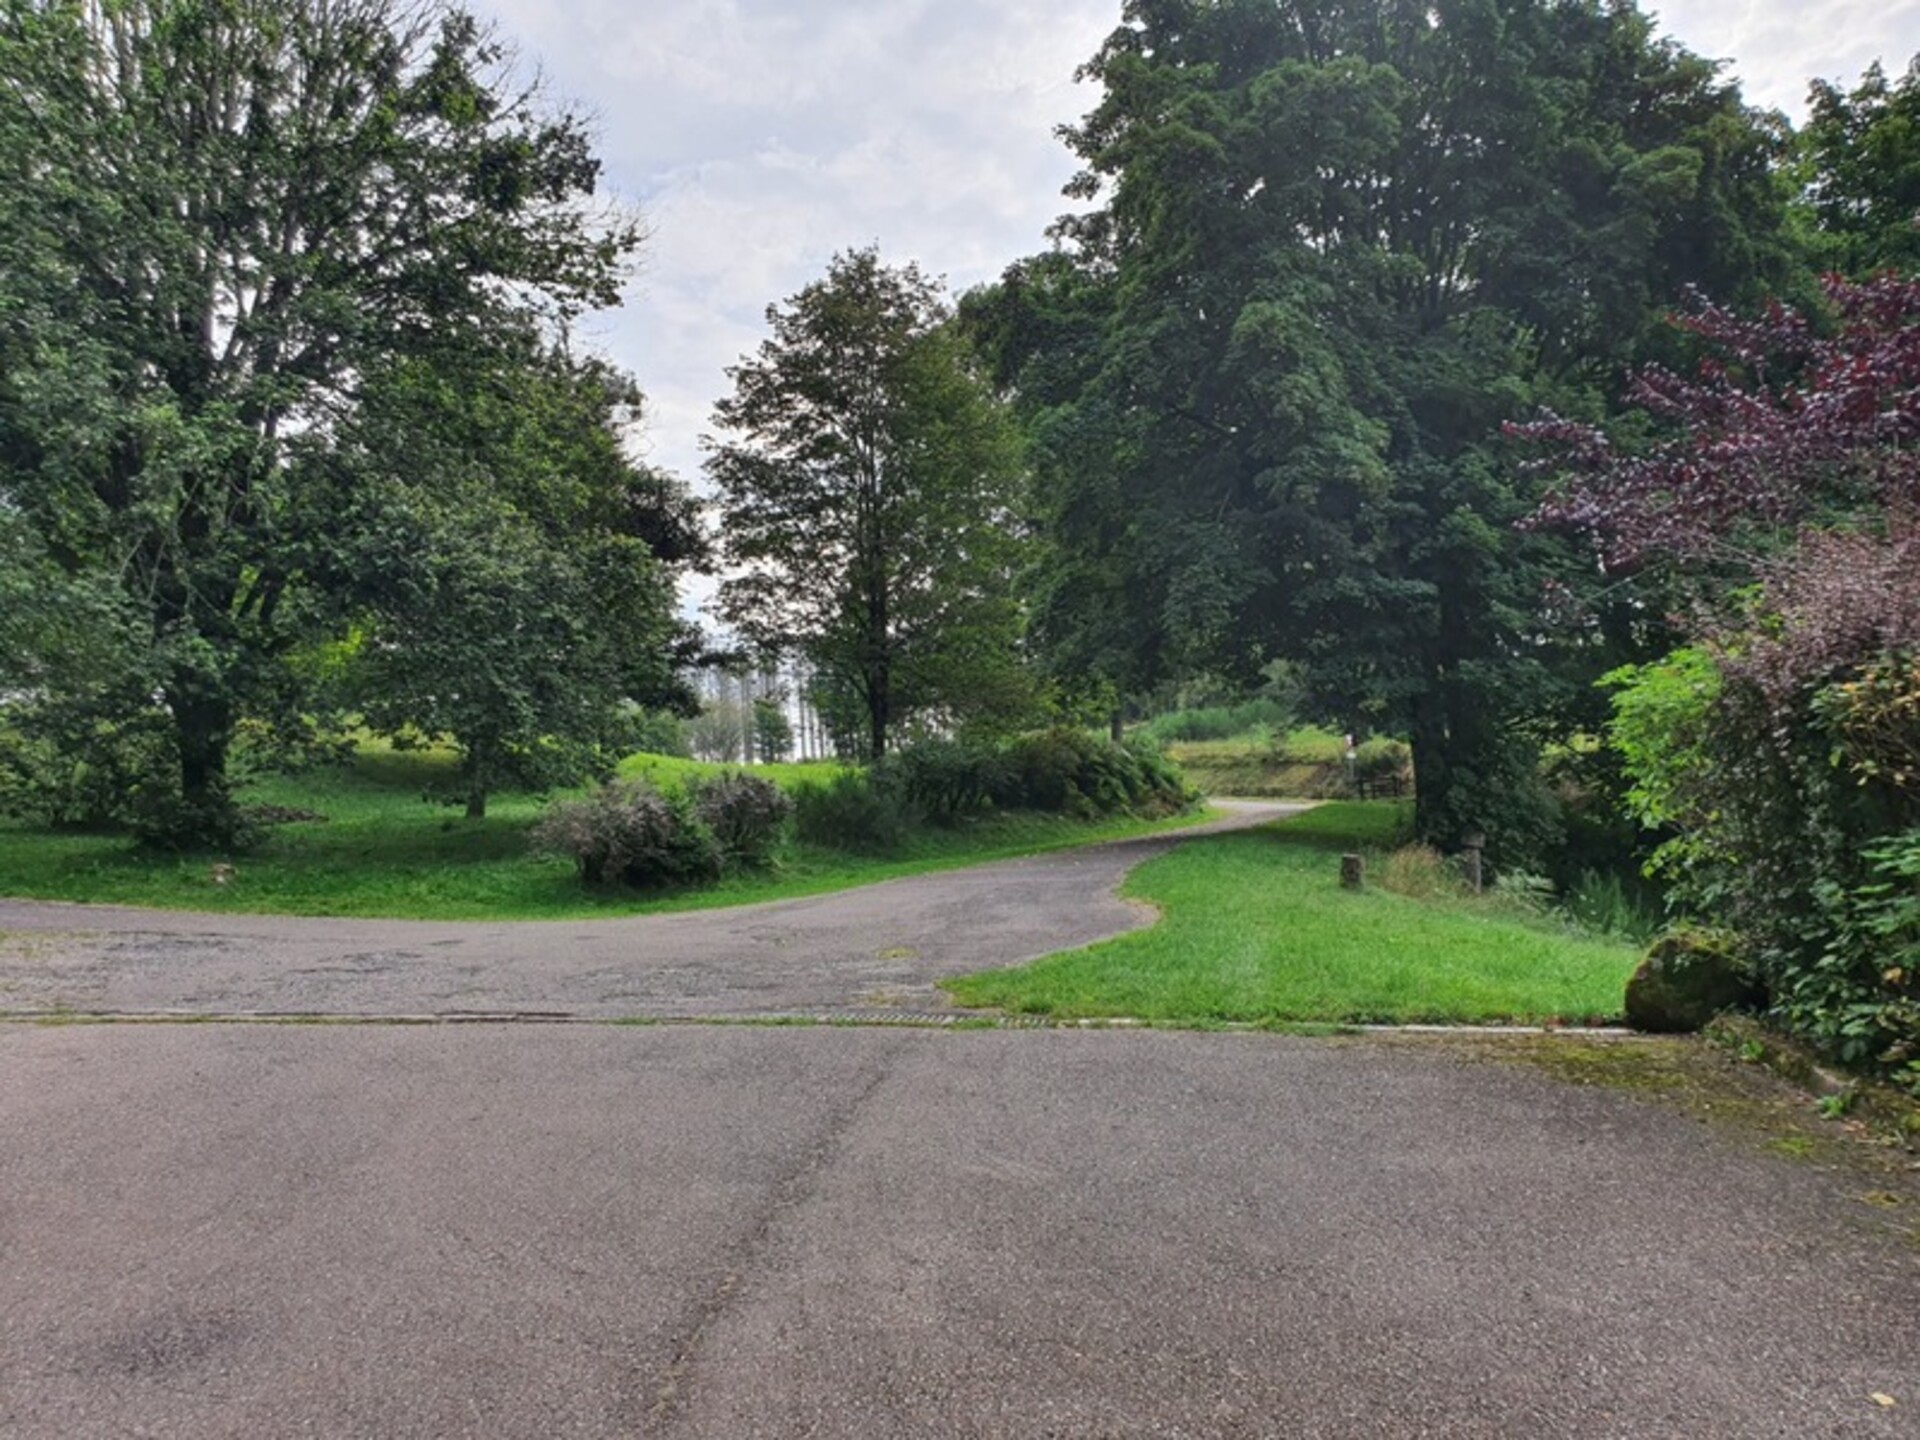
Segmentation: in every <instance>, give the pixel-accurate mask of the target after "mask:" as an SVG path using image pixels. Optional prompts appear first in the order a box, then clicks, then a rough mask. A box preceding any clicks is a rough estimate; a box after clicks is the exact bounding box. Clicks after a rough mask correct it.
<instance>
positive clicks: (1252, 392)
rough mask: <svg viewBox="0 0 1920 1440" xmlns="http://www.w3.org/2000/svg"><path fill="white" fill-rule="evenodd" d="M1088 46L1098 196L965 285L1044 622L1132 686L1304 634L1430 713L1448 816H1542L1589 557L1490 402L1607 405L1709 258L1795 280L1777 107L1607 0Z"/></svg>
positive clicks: (1259, 659)
mask: <svg viewBox="0 0 1920 1440" xmlns="http://www.w3.org/2000/svg"><path fill="white" fill-rule="evenodd" d="M1083 74H1084V75H1085V76H1086V77H1087V78H1090V79H1092V80H1094V81H1096V82H1098V83H1099V85H1100V86H1101V88H1102V91H1103V94H1102V98H1101V101H1100V103H1099V104H1098V105H1097V106H1096V108H1095V109H1094V110H1093V111H1092V112H1091V113H1090V114H1089V115H1088V116H1087V117H1086V119H1085V120H1084V121H1083V122H1082V123H1081V124H1079V125H1078V126H1075V127H1073V128H1071V129H1070V130H1069V131H1068V132H1067V141H1068V144H1069V145H1070V147H1071V148H1072V149H1073V151H1074V152H1075V154H1076V155H1077V156H1078V157H1079V158H1080V159H1081V160H1082V162H1083V164H1084V166H1085V169H1084V170H1083V172H1082V174H1081V175H1080V177H1079V178H1078V179H1077V180H1076V181H1075V182H1074V185H1073V186H1072V187H1071V193H1073V194H1075V195H1077V196H1079V197H1081V198H1083V199H1085V200H1088V201H1092V202H1094V203H1093V205H1092V208H1090V209H1088V210H1086V211H1083V212H1079V213H1075V214H1072V215H1069V216H1067V217H1066V218H1064V219H1063V220H1061V221H1060V222H1059V225H1058V227H1057V229H1058V234H1059V237H1060V239H1061V241H1062V242H1063V249H1062V251H1061V252H1060V253H1059V254H1058V255H1056V256H1054V257H1048V258H1044V259H1041V260H1037V261H1031V262H1025V263H1024V264H1023V265H1021V266H1018V267H1015V269H1014V270H1012V271H1010V272H1009V273H1008V275H1007V277H1006V278H1005V279H1004V280H1003V282H1002V284H1001V286H1000V287H999V288H998V290H997V291H996V292H994V293H992V294H990V295H987V296H983V297H980V298H979V299H978V300H977V301H976V302H975V304H974V306H973V313H974V314H976V315H978V316H979V317H981V324H982V327H983V330H984V333H985V335H986V337H987V341H986V343H987V346H988V350H989V353H990V354H992V355H993V356H994V357H995V358H996V363H997V367H998V375H999V378H1000V380H1001V381H1002V383H1004V384H1005V385H1007V386H1008V387H1009V388H1010V389H1011V390H1012V391H1013V392H1014V393H1015V394H1016V395H1018V396H1019V397H1020V399H1021V402H1022V405H1023V409H1024V412H1025V414H1026V415H1027V417H1028V420H1029V424H1030V426H1031V429H1032V431H1033V434H1034V440H1035V463H1036V468H1037V471H1038V473H1039V475H1040V477H1041V481H1042V500H1041V505H1042V511H1043V514H1044V515H1045V516H1046V520H1047V526H1046V528H1047V532H1048V538H1049V540H1050V542H1051V551H1052V556H1053V563H1054V565H1055V566H1056V571H1055V579H1054V581H1053V583H1051V584H1049V585H1046V586H1043V588H1042V591H1041V595H1042V599H1043V603H1045V604H1047V605H1048V606H1049V607H1050V611H1051V613H1049V614H1048V615H1047V616H1046V617H1045V618H1044V620H1043V623H1042V627H1041V629H1042V633H1048V632H1051V633H1054V634H1057V635H1064V636H1067V637H1069V638H1070V643H1071V644H1072V645H1074V646H1075V647H1076V648H1077V650H1078V651H1079V653H1081V654H1084V655H1085V656H1086V657H1087V658H1088V659H1089V660H1092V661H1094V662H1095V663H1099V664H1102V665H1103V666H1106V667H1107V668H1108V671H1109V674H1110V675H1111V678H1112V679H1113V681H1114V682H1115V683H1116V684H1118V685H1124V686H1137V685H1140V684H1142V683H1150V682H1151V681H1153V680H1155V679H1159V678H1164V677H1166V676H1168V675H1170V674H1177V673H1178V672H1179V670H1180V669H1181V668H1182V667H1193V666H1202V665H1209V666H1215V667H1226V668H1230V669H1238V670H1243V671H1246V672H1249V673H1251V671H1252V670H1253V669H1254V668H1255V667H1257V666H1258V665H1259V664H1261V663H1264V662H1266V661H1269V660H1272V659H1274V658H1282V657H1285V658H1293V659H1297V660H1299V661H1302V662H1304V663H1305V665H1306V667H1307V669H1306V674H1307V677H1308V679H1309V680H1310V682H1311V683H1312V685H1313V687H1314V689H1315V691H1316V693H1317V697H1318V701H1319V704H1320V705H1321V706H1322V707H1323V708H1325V709H1326V710H1327V711H1328V712H1329V713H1330V714H1332V715H1334V716H1335V717H1337V718H1340V719H1343V720H1346V721H1347V722H1348V726H1347V728H1356V727H1358V728H1366V727H1368V726H1374V725H1378V726H1383V727H1389V728H1395V729H1400V728H1404V729H1405V730H1407V731H1408V732H1410V733H1411V735H1412V737H1413V741H1414V746H1415V750H1416V755H1417V763H1418V765H1419V769H1420V776H1421V784H1420V798H1419V810H1420V816H1419V823H1420V827H1421V829H1422V832H1423V833H1424V834H1425V835H1426V836H1427V837H1429V838H1431V839H1433V840H1435V841H1436V842H1440V843H1445V844H1456V843H1458V841H1459V839H1460V837H1461V835H1462V834H1464V833H1467V832H1469V831H1484V832H1488V833H1489V834H1491V835H1493V836H1494V843H1495V848H1496V850H1497V851H1498V850H1505V851H1506V852H1507V853H1508V854H1520V853H1525V852H1526V851H1527V850H1528V849H1529V848H1534V849H1537V847H1538V846H1539V844H1540V843H1541V842H1542V841H1543V839H1544V838H1545V827H1544V820H1543V815H1544V801H1543V799H1542V797H1541V796H1540V795H1539V791H1538V786H1537V783H1536V781H1535V779H1534V774H1535V766H1534V747H1533V745H1532V744H1531V743H1530V741H1529V739H1528V737H1529V734H1530V733H1537V724H1538V717H1540V716H1541V715H1542V714H1543V713H1544V712H1545V711H1546V710H1547V709H1548V708H1549V707H1550V706H1551V705H1552V704H1553V703H1554V702H1555V692H1556V689H1557V685H1556V681H1555V677H1554V675H1553V673H1552V671H1551V670H1550V669H1549V667H1547V666H1546V665H1545V664H1544V663H1543V662H1544V661H1545V660H1546V659H1547V658H1548V657H1547V655H1546V653H1545V652H1544V651H1543V650H1542V649H1541V647H1540V646H1539V645H1538V644H1537V643H1535V640H1534V639H1533V636H1534V635H1536V634H1537V632H1538V626H1537V623H1536V620H1535V612H1536V610H1537V605H1538V599H1539V595H1540V591H1541V586H1542V583H1543V581H1544V580H1545V579H1546V578H1547V577H1548V575H1549V574H1550V573H1553V571H1554V570H1556V569H1558V568H1560V566H1561V562H1560V561H1559V560H1557V559H1556V558H1555V557H1554V555H1553V554H1552V548H1551V545H1550V544H1549V543H1548V542H1546V541H1543V540H1542V539H1541V538H1540V537H1530V536H1526V535H1522V534H1519V533H1517V532H1516V531H1515V530H1514V528H1513V522H1514V521H1516V520H1517V519H1519V518H1520V517H1521V516H1523V515H1524V514H1525V513H1527V511H1528V509H1529V508H1530V500H1531V497H1530V495H1529V494H1528V493H1527V492H1526V490H1525V489H1524V486H1523V485H1522V482H1521V481H1520V480H1519V479H1517V477H1516V475H1515V473H1514V470H1513V467H1512V465H1511V464H1510V463H1509V461H1508V460H1507V459H1506V457H1505V456H1503V454H1502V453H1501V452H1500V450H1499V448H1498V445H1497V442H1496V441H1494V439H1493V438H1492V437H1494V436H1495V435H1496V434H1497V431H1498V428H1499V425H1500V423H1501V422H1502V421H1503V420H1505V419H1508V418H1511V417H1515V416H1521V415H1525V414H1527V413H1529V412H1530V411H1531V410H1532V409H1533V408H1534V407H1535V406H1536V405H1538V404H1540V403H1543V402H1561V403H1565V404H1567V405H1569V406H1572V407H1583V408H1585V409H1588V410H1592V409H1595V408H1603V407H1604V406H1605V405H1606V404H1607V403H1608V402H1607V392H1608V388H1609V385H1610V379H1611V376H1612V374H1613V373H1614V371H1615V370H1616V368H1617V366H1618V365H1619V364H1620V362H1621V361H1623V360H1624V359H1626V358H1627V357H1629V356H1631V355H1632V354H1634V353H1635V351H1636V348H1638V347H1641V346H1657V345H1660V344H1664V343H1667V342H1666V339H1665V336H1664V335H1663V334H1662V333H1661V331H1660V327H1658V326H1657V324H1656V323H1655V322H1656V321H1657V319H1658V316H1659V313H1660V310H1661V308H1662V307H1663V306H1665V305H1666V304H1668V303H1670V302H1671V301H1672V300H1673V299H1674V298H1676V297H1677V296H1678V295H1679V293H1680V292H1681V290H1682V287H1684V286H1685V285H1688V284H1698V285H1703V286H1706V287H1709V288H1710V289H1712V290H1713V291H1714V292H1716V293H1719V294H1723V295H1728V296H1738V297H1745V296H1749V295H1752V294H1754V293H1756V291H1757V288H1758V287H1760V286H1761V285H1763V284H1766V283H1775V284H1783V283H1790V282H1791V280H1792V275H1793V271H1792V254H1791V250H1790V244H1789V240H1788V237H1787V234H1786V230H1785V223H1784V222H1785V210H1786V186H1785V183H1784V181H1783V179H1782V178H1781V176H1780V175H1779V174H1778V171H1777V162H1778V161H1779V159H1780V157H1781V155H1782V151H1783V146H1784V143H1785V139H1786V136H1785V133H1784V130H1783V128H1782V127H1781V126H1780V125H1779V124H1778V122H1777V121H1776V120H1775V119H1774V118H1773V117H1770V116H1766V115H1761V114H1757V113H1755V112H1753V111H1750V110H1748V109H1746V108H1745V107H1744V106H1743V105H1742V104H1741V102H1740V99H1739V95H1738V93H1737V91H1736V90H1735V89H1734V88H1733V87H1732V86H1730V85H1728V84H1725V83H1723V82H1722V81H1720V80H1719V79H1718V78H1717V76H1716V73H1715V67H1714V66H1713V65H1712V64H1711V63H1709V62H1707V61H1703V60H1700V59H1698V58H1697V57H1695V56H1693V55H1691V54H1689V53H1687V52H1686V51H1684V50H1682V49H1680V48H1679V47H1678V46H1676V45H1674V44H1672V43H1671V42H1668V41H1665V40H1662V39H1660V38H1659V37H1657V36H1656V34H1655V33H1654V31H1653V30H1652V27H1651V24H1650V22H1649V21H1648V20H1647V19H1646V18H1645V17H1643V16H1641V15H1640V14H1639V13H1638V12H1637V11H1635V10H1633V9H1631V8H1628V7H1623V6H1612V5H1603V4H1600V3H1597V0H1443V3H1440V4H1438V5H1428V4H1419V5H1414V4H1402V3H1381V0H1368V3H1355V4H1335V5H1327V4H1319V3H1313V4H1309V3H1304V0H1300V3H1294V0H1280V3H1273V0H1257V3H1256V0H1208V3H1200V0H1151V3H1147V0H1141V3H1134V4H1131V5H1129V6H1128V7H1127V10H1126V15H1125V23H1124V24H1123V25H1122V26H1121V28H1120V29H1118V30H1116V31H1115V32H1114V33H1113V35H1112V36H1110V37H1109V39H1108V40H1107V42H1106V43H1105V45H1103V46H1102V48H1101V49H1100V51H1099V52H1098V53H1097V54H1096V55H1095V56H1094V57H1093V59H1092V60H1091V61H1089V62H1088V64H1087V65H1086V66H1085V67H1083ZM1122 617H1124V619H1123V618H1122Z"/></svg>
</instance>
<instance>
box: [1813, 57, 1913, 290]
mask: <svg viewBox="0 0 1920 1440" xmlns="http://www.w3.org/2000/svg"><path fill="white" fill-rule="evenodd" d="M1808 100H1809V111H1810V113H1809V115H1808V117H1807V124H1806V128H1805V129H1804V130H1802V131H1801V133H1800V146H1801V151H1802V154H1803V155H1804V157H1805V163H1806V168H1807V177H1806V178H1807V193H1806V199H1807V202H1808V204H1809V206H1810V207H1811V210H1812V215H1813V223H1814V227H1815V232H1816V244H1817V246H1818V248H1819V249H1820V251H1821V252H1822V254H1821V258H1822V259H1824V260H1825V261H1826V262H1827V263H1828V264H1829V265H1830V266H1831V267H1832V268H1833V269H1835V270H1840V271H1843V272H1845V273H1846V274H1848V275H1853V276H1857V277H1865V276H1868V275H1871V274H1872V273H1874V272H1875V271H1877V270H1882V269H1889V268H1891V269H1896V270H1901V271H1904V272H1907V273H1912V271H1913V270H1914V269H1915V267H1916V266H1917V265H1920V57H1917V58H1916V59H1915V61H1914V62H1913V63H1912V64H1910V65H1908V67H1907V69H1906V71H1905V73H1904V74H1902V75H1901V76H1900V77H1899V78H1898V79H1897V80H1888V79H1887V75H1886V72H1885V71H1884V70H1882V69H1881V68H1880V66H1879V65H1878V64H1877V63H1876V64H1874V65H1870V66H1868V67H1867V72H1866V74H1864V75H1862V76H1861V77H1860V83H1859V84H1857V85H1855V86H1854V87H1853V89H1851V90H1842V89H1840V87H1839V86H1837V85H1835V84H1833V83H1832V82H1830V81H1827V80H1816V81H1814V82H1813V86H1812V90H1811V93H1810V94H1809V96H1808Z"/></svg>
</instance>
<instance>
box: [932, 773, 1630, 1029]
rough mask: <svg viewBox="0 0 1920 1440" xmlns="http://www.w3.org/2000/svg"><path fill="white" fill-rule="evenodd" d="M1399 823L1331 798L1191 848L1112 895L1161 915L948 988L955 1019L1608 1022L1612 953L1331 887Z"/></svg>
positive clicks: (1543, 927)
mask: <svg viewBox="0 0 1920 1440" xmlns="http://www.w3.org/2000/svg"><path fill="white" fill-rule="evenodd" d="M1404 823H1405V809H1404V807H1403V806H1401V805H1397V804H1394V803H1391V802H1386V803H1380V802H1370V803H1365V804H1361V803H1355V802H1341V803H1336V804H1331V805H1325V806H1322V807H1320V808H1319V809H1316V810H1312V811H1309V812H1308V813H1306V814H1304V815H1301V816H1299V817H1297V818H1296V819H1293V820H1288V821H1283V822H1281V823H1279V824H1276V825H1272V826H1267V827H1264V828H1263V829H1260V830H1255V831H1247V832H1241V833H1237V834H1230V835H1221V836H1214V837H1209V838H1205V839H1200V840H1195V841H1192V842H1191V843H1189V844H1186V845H1182V846H1180V847H1179V848H1178V849H1177V850H1175V851H1173V852H1171V853H1169V854H1168V855H1165V856H1163V857H1161V858H1160V859H1157V860H1154V861H1152V862H1150V863H1149V864H1147V865H1144V866H1142V867H1141V868H1140V869H1139V870H1137V871H1135V872H1134V874H1133V876H1132V878H1131V879H1130V880H1129V881H1128V882H1127V885H1126V887H1125V889H1124V891H1123V893H1124V894H1126V895H1128V896H1131V897H1133V898H1136V899H1141V900H1148V901H1151V902H1153V903H1154V904H1156V905H1157V906H1159V907H1160V909H1161V911H1162V919H1161V921H1160V923H1159V924H1158V925H1155V926H1153V927H1152V928H1151V929H1147V930H1143V931H1137V932H1135V933H1133V934H1131V935H1125V936H1122V937H1120V938H1119V939H1116V940H1110V941H1107V942H1105V943H1103V944H1100V945H1095V946H1092V947H1090V948H1088V949H1085V950H1077V951H1073V952H1070V953H1067V954H1063V955H1055V956H1051V957H1049V958H1047V959H1045V960H1041V961H1038V962H1036V963H1035V964H1032V965H1027V966H1022V967H1020V968H1018V969H1014V970H1001V971H991V972H988V973H985V974H980V975H970V976H966V977H964V978H962V979H959V980H955V981H952V982H950V983H949V984H948V986H947V988H948V989H949V990H950V991H951V993H952V994H953V996H954V998H955V999H956V1000H958V1001H959V1002H960V1003H961V1004H964V1005H974V1006H983V1007H994V1008H997V1009H1001V1010H1006V1011H1010V1012H1015V1013H1020V1014H1032V1015H1047V1016H1052V1017H1055V1018H1059V1019H1085V1018H1094V1017H1100V1016H1119V1015H1126V1016H1133V1017H1136V1018H1139V1019H1142V1020H1148V1021H1154V1022H1160V1023H1166V1024H1218V1023H1222V1022H1245V1023H1252V1024H1281V1023H1297V1022H1301V1021H1327V1022H1359V1023H1365V1022H1382V1023H1415V1022H1444V1023H1493V1022H1502V1021H1514V1022H1545V1021H1552V1020H1564V1021H1607V1020H1613V1019H1615V1018H1617V1017H1618V1015H1619V1013H1620V1008H1621V994H1622V990H1623V988H1624V986H1625V984H1626V979H1627V976H1628V974H1629V973H1631V971H1632V969H1633V965H1634V959H1635V956H1634V952H1633V950H1632V949H1630V948H1629V947H1627V946H1625V945H1621V944H1615V943H1610V942H1603V941H1596V940H1591V939H1582V938H1577V937H1575V936H1573V935H1572V934H1570V933H1568V932H1567V931H1565V930H1564V929H1562V928H1559V927H1556V926H1554V925H1553V924H1551V923H1550V922H1546V921H1541V920H1535V919H1531V918H1528V917H1525V916H1521V915H1516V914H1514V913H1512V912H1511V911H1510V910H1507V909H1504V908H1503V907H1501V906H1500V905H1499V903H1498V902H1496V901H1492V900H1484V901H1476V900H1467V899H1434V900H1431V901H1421V900H1413V899H1408V898H1406V897H1403V896H1400V895H1393V894H1389V893H1386V892H1384V891H1382V890H1379V889H1377V888H1370V889H1368V890H1365V891H1362V892H1359V893H1352V892H1348V891H1344V890H1342V889H1341V888H1340V883H1339V863H1338V852H1340V851H1343V850H1353V849H1361V850H1377V849H1382V848H1385V847H1387V846H1391V845H1392V844H1393V843H1394V842H1395V841H1396V839H1397V838H1398V837H1399V835H1400V834H1401V832H1402V830H1403V828H1404Z"/></svg>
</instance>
